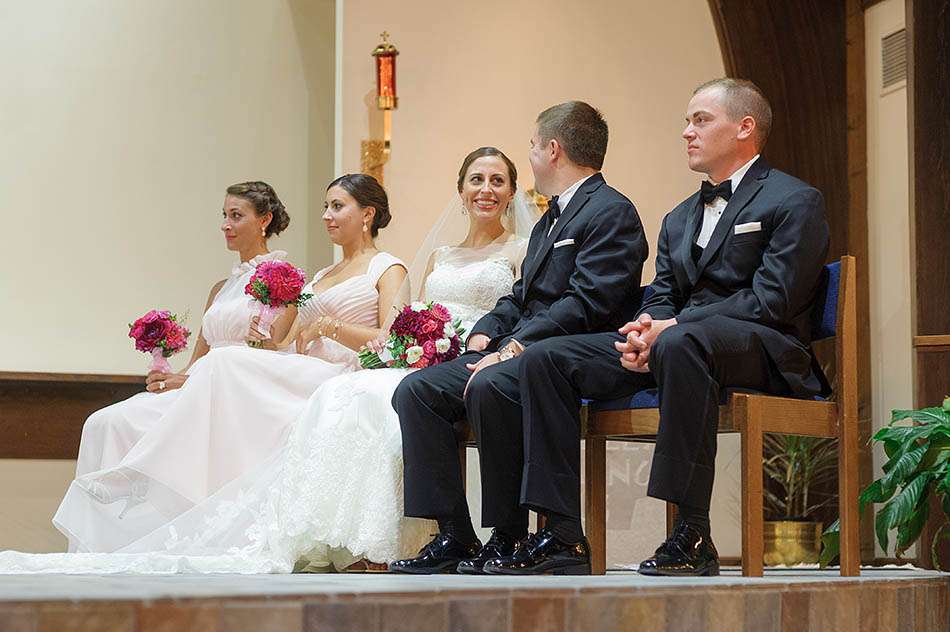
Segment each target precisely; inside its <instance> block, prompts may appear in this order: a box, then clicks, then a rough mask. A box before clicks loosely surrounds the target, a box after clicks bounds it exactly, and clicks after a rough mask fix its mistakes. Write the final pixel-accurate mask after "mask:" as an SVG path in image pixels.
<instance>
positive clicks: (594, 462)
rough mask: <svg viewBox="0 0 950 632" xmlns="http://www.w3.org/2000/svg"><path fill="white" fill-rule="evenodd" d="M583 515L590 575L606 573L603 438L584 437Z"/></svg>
mask: <svg viewBox="0 0 950 632" xmlns="http://www.w3.org/2000/svg"><path fill="white" fill-rule="evenodd" d="M584 492H585V493H584V497H585V504H584V518H585V522H586V523H587V524H586V530H587V541H588V542H590V558H591V560H590V561H591V569H590V570H591V574H592V575H604V574H605V573H606V572H607V439H606V438H605V437H587V438H586V439H585V440H584Z"/></svg>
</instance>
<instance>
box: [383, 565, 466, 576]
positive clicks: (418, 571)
mask: <svg viewBox="0 0 950 632" xmlns="http://www.w3.org/2000/svg"><path fill="white" fill-rule="evenodd" d="M457 568H458V562H456V563H455V565H454V566H446V567H445V568H411V569H410V568H390V569H389V572H390V573H403V574H406V575H457V574H458V570H457Z"/></svg>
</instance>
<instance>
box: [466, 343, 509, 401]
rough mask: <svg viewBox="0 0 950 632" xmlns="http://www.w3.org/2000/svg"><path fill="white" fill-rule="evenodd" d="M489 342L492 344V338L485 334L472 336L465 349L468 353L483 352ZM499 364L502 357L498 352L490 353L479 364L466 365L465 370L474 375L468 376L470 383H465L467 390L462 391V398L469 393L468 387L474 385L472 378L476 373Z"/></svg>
mask: <svg viewBox="0 0 950 632" xmlns="http://www.w3.org/2000/svg"><path fill="white" fill-rule="evenodd" d="M489 342H491V338H489V337H488V336H486V335H485V334H472V335H471V336H469V338H468V344H467V345H466V347H465V348H466V350H468V351H483V350H484V349H485V347H487V346H488V343H489ZM499 362H501V357H500V356H499V354H498V352H497V351H496V352H494V353H489V354H488V355H486V356H484V357H483V358H482V359H481V360H479V361H478V362H470V363H468V364H466V365H465V368H467V369H468V370H469V371H471V372H472V374H471V375H470V376H468V382H466V383H465V390H464V391H462V397H463V398H464V397H465V395H466V393H468V385H469V384H471V383H472V378H473V377H475V374H476V373H478V372H479V371H481V370H482V369H484V368H485V367H489V366H491V365H493V364H498V363H499Z"/></svg>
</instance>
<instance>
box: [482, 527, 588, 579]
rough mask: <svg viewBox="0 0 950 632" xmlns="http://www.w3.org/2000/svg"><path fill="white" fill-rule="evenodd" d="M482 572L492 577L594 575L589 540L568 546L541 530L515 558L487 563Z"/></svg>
mask: <svg viewBox="0 0 950 632" xmlns="http://www.w3.org/2000/svg"><path fill="white" fill-rule="evenodd" d="M482 570H483V572H485V573H488V574H490V575H543V574H548V573H550V574H552V575H590V546H589V545H588V544H587V538H582V539H581V540H580V541H579V542H575V543H573V544H565V543H564V542H561V541H560V540H558V539H557V537H555V535H554V534H553V533H551V532H550V531H548V530H547V529H541V530H540V531H538V532H537V533H535V534H533V535H529V536H528V538H527V539H526V540H524V541H523V542H521V543H520V544H519V545H518V548H516V549H515V551H514V553H512V554H511V555H508V556H506V557H496V558H494V559H491V560H488V561H487V562H485V565H484V566H483V567H482Z"/></svg>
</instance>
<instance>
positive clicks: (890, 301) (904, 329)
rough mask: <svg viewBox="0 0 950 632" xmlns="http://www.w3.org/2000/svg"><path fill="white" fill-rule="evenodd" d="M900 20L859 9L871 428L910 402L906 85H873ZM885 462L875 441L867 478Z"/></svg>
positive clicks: (890, 11) (895, 0) (899, 14)
mask: <svg viewBox="0 0 950 632" xmlns="http://www.w3.org/2000/svg"><path fill="white" fill-rule="evenodd" d="M903 26H904V2H903V1H902V0H886V1H885V2H882V3H880V4H876V5H874V6H873V7H871V8H870V9H868V10H867V11H866V12H865V47H866V57H867V107H868V119H867V126H868V247H869V260H870V281H871V381H872V385H871V389H872V391H871V392H872V394H873V397H874V402H873V409H874V419H873V427H874V430H877V429H878V428H880V427H882V426H883V425H885V424H887V422H889V421H890V416H891V410H893V409H894V408H912V407H913V403H914V390H913V357H912V348H911V331H912V328H911V304H910V211H909V208H908V203H909V193H908V178H907V175H906V174H907V173H908V162H907V146H908V139H907V89H906V87H905V86H903V85H901V86H899V87H896V88H895V87H892V88H889V89H888V91H887V92H884V91H882V89H881V38H882V37H884V36H885V35H889V34H891V33H893V32H894V31H896V30H899V29H900V28H903ZM885 461H886V457H885V456H884V452H883V450H882V449H881V447H880V446H875V453H874V471H875V476H878V475H879V474H880V472H881V466H882V465H883V464H884V462H885ZM877 546H880V545H877ZM879 553H881V554H883V551H879Z"/></svg>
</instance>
